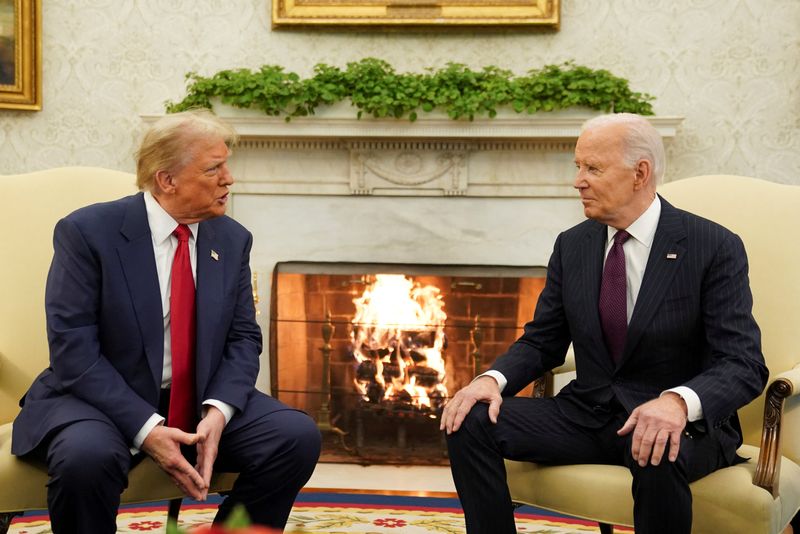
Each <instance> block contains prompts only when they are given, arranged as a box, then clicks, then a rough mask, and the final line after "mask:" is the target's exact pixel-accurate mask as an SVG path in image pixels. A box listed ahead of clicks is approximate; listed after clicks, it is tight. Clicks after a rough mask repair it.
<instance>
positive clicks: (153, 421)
mask: <svg viewBox="0 0 800 534" xmlns="http://www.w3.org/2000/svg"><path fill="white" fill-rule="evenodd" d="M164 421H165V419H164V418H163V417H162V416H160V415H158V414H157V413H154V414H153V415H151V416H150V418H149V419H148V420H147V421H146V422H145V423H144V425H143V426H142V428H141V429H139V432H137V433H136V435H135V436H133V447H131V449H130V451H131V454H132V455H133V454H138V453H139V450H140V449H141V448H142V443H144V440H145V438H146V437H147V435H148V434H150V431H151V430H153V429H154V428H155V427H157V426H158V425H160V424H161V423H163V422H164Z"/></svg>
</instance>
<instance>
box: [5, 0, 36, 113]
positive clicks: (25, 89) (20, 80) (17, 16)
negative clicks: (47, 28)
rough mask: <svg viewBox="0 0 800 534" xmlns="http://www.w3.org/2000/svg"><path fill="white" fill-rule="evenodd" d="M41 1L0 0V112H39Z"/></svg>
mask: <svg viewBox="0 0 800 534" xmlns="http://www.w3.org/2000/svg"><path fill="white" fill-rule="evenodd" d="M41 13H42V4H41V0H0V109H15V110H32V111H38V110H40V109H42V76H41V68H42V67H41V56H42V34H41V29H42V17H41Z"/></svg>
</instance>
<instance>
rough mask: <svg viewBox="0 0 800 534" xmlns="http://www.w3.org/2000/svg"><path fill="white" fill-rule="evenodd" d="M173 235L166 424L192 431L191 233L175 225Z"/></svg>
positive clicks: (181, 226)
mask: <svg viewBox="0 0 800 534" xmlns="http://www.w3.org/2000/svg"><path fill="white" fill-rule="evenodd" d="M173 233H174V234H175V237H177V238H178V248H177V250H175V259H174V260H173V261H172V289H171V291H170V295H169V310H170V312H169V314H170V327H169V330H170V340H171V345H172V386H171V388H172V391H171V393H170V400H169V414H168V416H167V424H168V425H169V426H172V427H176V428H180V429H181V430H184V431H186V432H194V431H195V423H196V422H195V391H194V389H195V388H194V380H195V377H194V347H195V302H194V277H193V276H192V262H191V259H190V258H189V236H190V235H191V234H192V233H191V230H189V227H188V226H186V225H185V224H180V225H178V227H177V228H176V229H175V232H173Z"/></svg>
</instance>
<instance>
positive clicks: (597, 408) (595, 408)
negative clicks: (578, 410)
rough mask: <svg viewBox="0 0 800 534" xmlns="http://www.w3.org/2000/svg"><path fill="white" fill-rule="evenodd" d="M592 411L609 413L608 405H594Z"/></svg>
mask: <svg viewBox="0 0 800 534" xmlns="http://www.w3.org/2000/svg"><path fill="white" fill-rule="evenodd" d="M592 411H593V412H594V413H608V406H603V405H601V404H597V405H595V406H592Z"/></svg>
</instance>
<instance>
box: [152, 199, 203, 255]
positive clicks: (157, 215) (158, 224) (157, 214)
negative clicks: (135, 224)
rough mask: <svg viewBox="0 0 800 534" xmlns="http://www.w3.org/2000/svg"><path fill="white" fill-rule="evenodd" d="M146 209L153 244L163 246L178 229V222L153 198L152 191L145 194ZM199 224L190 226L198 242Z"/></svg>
mask: <svg viewBox="0 0 800 534" xmlns="http://www.w3.org/2000/svg"><path fill="white" fill-rule="evenodd" d="M144 207H145V210H146V211H147V224H148V225H149V226H150V233H151V234H152V236H153V242H154V243H155V244H156V245H160V244H162V243H163V242H164V241H166V240H167V239H168V238H169V236H171V235H172V232H174V231H175V228H177V227H178V221H176V220H175V219H173V218H172V216H171V215H170V214H169V213H167V212H166V210H165V209H164V208H162V207H161V204H159V203H158V201H157V200H156V199H155V197H153V194H152V193H151V192H150V191H145V192H144ZM198 225H199V223H193V224H190V225H189V230H191V232H192V237H194V239H195V240H197V227H198Z"/></svg>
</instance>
